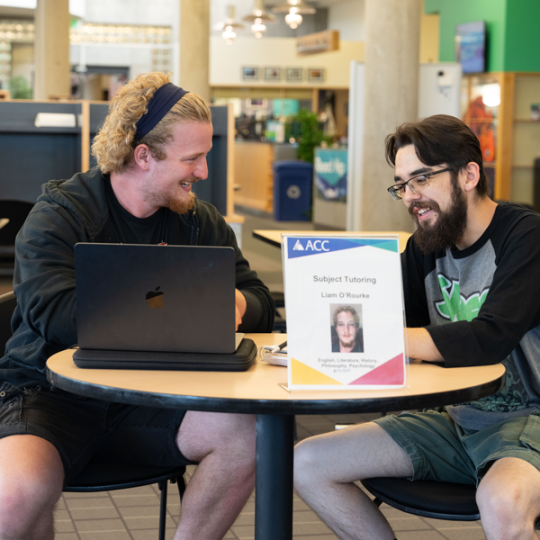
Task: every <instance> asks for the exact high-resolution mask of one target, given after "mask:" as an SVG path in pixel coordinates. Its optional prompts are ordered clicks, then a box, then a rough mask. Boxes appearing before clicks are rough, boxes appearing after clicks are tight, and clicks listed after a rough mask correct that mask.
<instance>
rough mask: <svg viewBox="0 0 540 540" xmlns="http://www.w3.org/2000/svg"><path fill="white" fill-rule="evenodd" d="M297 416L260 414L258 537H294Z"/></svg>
mask: <svg viewBox="0 0 540 540" xmlns="http://www.w3.org/2000/svg"><path fill="white" fill-rule="evenodd" d="M293 454H294V415H273V414H259V415H257V477H256V482H255V539H256V540H292V528H293V509H292V508H293Z"/></svg>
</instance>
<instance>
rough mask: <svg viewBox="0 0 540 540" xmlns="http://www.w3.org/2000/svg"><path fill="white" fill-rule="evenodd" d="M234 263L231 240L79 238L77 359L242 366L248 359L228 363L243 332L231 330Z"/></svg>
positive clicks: (83, 363)
mask: <svg viewBox="0 0 540 540" xmlns="http://www.w3.org/2000/svg"><path fill="white" fill-rule="evenodd" d="M235 262H236V253H235V251H234V249H233V248H232V247H207V246H157V245H135V244H95V243H79V244H76V246H75V278H76V291H77V294H76V302H77V309H76V313H77V337H78V345H79V349H78V350H77V351H76V353H75V355H74V360H75V363H76V364H77V365H79V367H114V368H118V367H126V368H130V369H210V368H208V367H206V368H205V367H204V366H207V365H211V367H212V366H213V369H214V370H220V369H227V368H229V367H230V368H231V370H233V371H234V370H238V369H240V368H242V369H247V368H245V367H243V365H244V364H245V359H239V360H238V359H237V360H238V361H240V363H241V364H242V366H240V367H238V366H236V367H235V366H234V365H233V364H234V362H235V357H238V355H239V353H242V350H241V349H242V347H240V343H241V342H242V338H243V334H236V333H235ZM245 341H250V340H245ZM239 347H240V348H239ZM243 352H244V353H245V346H244V351H243ZM240 356H242V354H240ZM175 363H176V364H178V367H177V368H175V367H174V366H173V365H174V364H175ZM198 364H200V365H198ZM160 366H161V367H160ZM167 366H168V367H167ZM220 366H221V368H220ZM248 367H249V366H248Z"/></svg>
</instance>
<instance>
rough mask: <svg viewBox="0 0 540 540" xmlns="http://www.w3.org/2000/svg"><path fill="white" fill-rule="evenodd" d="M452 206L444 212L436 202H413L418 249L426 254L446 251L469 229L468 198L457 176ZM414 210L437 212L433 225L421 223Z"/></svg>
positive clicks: (454, 181)
mask: <svg viewBox="0 0 540 540" xmlns="http://www.w3.org/2000/svg"><path fill="white" fill-rule="evenodd" d="M452 188H453V189H452V205H451V206H450V208H448V210H446V211H445V212H443V211H442V210H441V208H440V206H439V205H438V204H437V203H436V202H435V201H430V202H413V203H412V204H411V206H409V214H411V216H412V218H413V221H414V222H415V223H416V227H417V229H416V232H415V233H414V239H415V241H416V244H417V246H418V249H420V251H421V252H422V253H424V254H426V253H436V252H438V251H446V249H448V248H451V247H452V246H453V245H455V244H457V243H458V242H459V240H460V239H461V238H462V237H463V233H464V232H465V229H466V227H467V198H466V197H465V194H464V193H463V191H462V190H461V188H460V186H459V183H458V181H457V176H456V175H455V174H452ZM414 208H430V209H432V210H434V211H435V212H437V220H436V221H435V223H434V224H433V225H429V224H427V223H423V222H420V221H419V220H418V217H417V216H416V215H415V214H414V211H413V209H414Z"/></svg>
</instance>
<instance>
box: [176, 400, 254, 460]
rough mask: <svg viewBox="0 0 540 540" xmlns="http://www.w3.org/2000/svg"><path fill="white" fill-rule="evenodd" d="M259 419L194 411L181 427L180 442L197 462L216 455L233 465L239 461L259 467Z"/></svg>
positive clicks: (189, 457)
mask: <svg viewBox="0 0 540 540" xmlns="http://www.w3.org/2000/svg"><path fill="white" fill-rule="evenodd" d="M255 420H256V417H255V416H254V415H249V414H228V413H201V412H194V411H190V412H188V413H186V417H185V418H184V421H183V422H182V425H181V426H180V429H179V432H178V437H177V443H178V447H179V448H180V450H181V452H182V453H183V454H184V455H185V456H186V457H187V458H188V459H192V460H193V461H202V460H203V459H204V458H205V457H207V456H209V455H210V454H212V456H213V457H214V458H215V459H223V460H226V461H227V462H228V463H229V464H230V465H232V464H234V463H236V462H238V463H243V464H245V465H246V466H248V467H253V468H254V466H255V446H256V426H255Z"/></svg>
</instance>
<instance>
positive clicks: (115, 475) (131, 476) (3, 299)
mask: <svg viewBox="0 0 540 540" xmlns="http://www.w3.org/2000/svg"><path fill="white" fill-rule="evenodd" d="M16 305H17V297H16V296H15V293H13V292H8V293H6V294H3V295H1V296H0V347H1V348H2V349H3V350H5V346H6V342H7V340H8V339H9V338H10V336H11V334H12V332H11V317H12V315H13V311H14V309H15V306H16ZM185 470H186V468H185V467H155V466H152V465H136V464H133V463H98V462H90V463H89V464H88V465H87V466H86V467H85V468H84V469H83V470H82V471H81V472H80V474H79V475H78V476H77V477H76V478H75V479H74V480H73V481H72V482H71V483H70V484H69V485H68V486H64V491H66V492H85V493H91V492H96V491H113V490H116V489H128V488H133V487H140V486H148V485H151V484H158V485H159V489H160V490H161V497H160V511H159V535H158V538H159V540H165V527H166V520H167V485H168V482H169V481H170V482H171V483H176V484H177V485H178V491H179V493H180V499H182V496H183V495H184V491H185V490H186V484H185V482H184V472H185Z"/></svg>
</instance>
